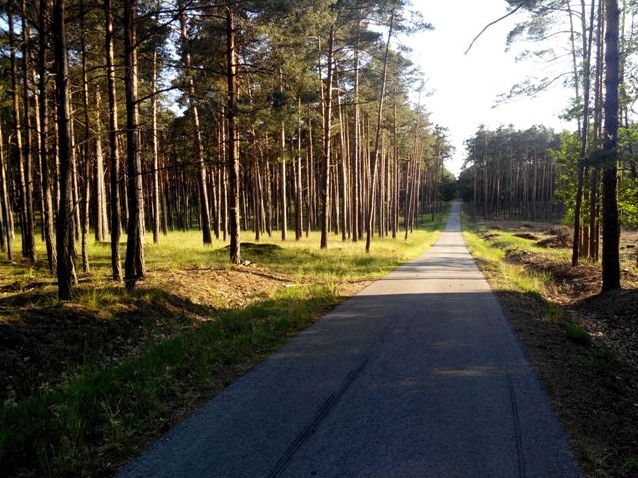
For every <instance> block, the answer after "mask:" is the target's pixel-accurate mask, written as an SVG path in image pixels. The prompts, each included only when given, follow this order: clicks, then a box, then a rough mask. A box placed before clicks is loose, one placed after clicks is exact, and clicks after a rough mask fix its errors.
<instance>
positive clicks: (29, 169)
mask: <svg viewBox="0 0 638 478" xmlns="http://www.w3.org/2000/svg"><path fill="white" fill-rule="evenodd" d="M20 16H21V17H22V62H21V65H22V81H23V85H22V86H23V88H22V108H23V122H24V128H23V129H24V132H23V133H24V142H23V143H22V146H23V149H22V163H23V165H24V166H23V167H24V182H25V201H24V207H25V208H26V210H25V219H26V224H23V226H22V235H23V236H24V243H25V257H26V258H27V259H28V260H29V261H30V262H31V263H33V264H35V262H36V259H37V258H36V252H35V213H34V208H33V160H32V151H31V115H30V114H29V109H30V106H29V104H30V99H29V82H28V78H29V59H30V58H29V57H30V56H31V52H30V50H29V45H30V43H31V35H30V29H29V26H28V25H27V20H26V18H27V12H26V1H25V0H21V1H20Z"/></svg>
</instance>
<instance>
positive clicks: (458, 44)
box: [400, 0, 574, 175]
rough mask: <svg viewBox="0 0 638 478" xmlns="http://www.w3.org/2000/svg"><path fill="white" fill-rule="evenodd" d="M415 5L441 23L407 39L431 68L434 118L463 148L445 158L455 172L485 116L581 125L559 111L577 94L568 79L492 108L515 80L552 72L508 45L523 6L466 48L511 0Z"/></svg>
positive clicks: (431, 0)
mask: <svg viewBox="0 0 638 478" xmlns="http://www.w3.org/2000/svg"><path fill="white" fill-rule="evenodd" d="M413 6H414V8H417V9H419V10H420V11H421V12H422V13H423V16H424V18H425V20H427V21H429V22H430V23H432V24H433V25H434V28H435V29H434V30H433V31H427V32H422V33H418V34H414V35H412V36H410V37H407V38H405V37H404V38H401V39H400V41H401V42H402V43H403V44H405V45H407V46H409V47H411V48H412V52H411V53H410V54H409V57H410V58H411V59H412V61H413V62H415V63H416V64H417V65H419V67H420V69H421V70H422V71H423V72H424V75H425V77H426V87H427V88H428V89H429V90H432V91H433V95H432V96H430V97H428V98H426V99H425V100H424V101H423V102H424V104H425V106H426V108H427V109H428V110H429V111H430V112H431V120H432V121H433V122H435V123H438V124H440V125H441V126H445V127H447V128H448V129H449V137H450V140H451V142H452V144H453V145H454V146H455V147H456V152H455V153H454V156H453V158H452V159H450V160H448V162H447V163H446V167H447V168H448V169H449V170H450V171H452V172H453V173H454V174H456V175H458V173H459V172H460V170H461V168H462V166H463V160H464V158H465V148H464V146H463V141H464V140H465V139H467V138H469V137H471V136H472V135H473V133H474V132H475V131H476V129H477V127H478V126H479V125H480V124H481V123H483V124H485V125H486V126H487V127H489V128H496V127H498V126H499V125H500V124H505V125H507V124H510V123H511V124H513V125H514V126H515V127H519V128H527V127H529V126H532V125H534V124H544V125H546V126H550V127H553V128H554V129H556V130H557V131H560V130H562V129H573V128H574V127H573V125H570V124H569V123H567V122H565V121H563V120H560V119H559V118H558V116H559V114H560V113H561V112H562V110H563V109H564V108H565V107H566V106H567V104H568V99H569V97H570V91H569V90H566V89H564V88H563V87H562V85H558V86H557V87H555V88H553V89H552V90H550V91H547V92H545V93H541V94H540V95H539V96H538V97H536V98H520V99H517V100H513V101H512V102H510V103H509V104H505V105H500V106H498V107H497V108H495V109H493V108H492V106H493V105H494V103H495V100H496V98H497V96H498V95H499V94H500V93H506V92H508V91H509V90H510V88H511V87H512V86H513V85H514V84H516V83H520V82H522V81H523V80H524V79H525V78H527V77H529V76H530V75H531V76H534V75H536V76H549V74H550V73H551V72H548V68H549V67H548V66H547V65H546V64H544V63H540V62H539V61H538V60H529V59H528V60H524V61H521V62H518V63H517V62H516V59H515V57H516V52H515V51H512V52H508V53H506V52H505V40H506V37H507V34H508V32H509V31H510V30H511V29H512V27H513V26H514V25H515V24H516V20H517V19H518V20H520V19H522V18H524V15H525V14H524V13H520V12H518V13H516V14H514V15H512V16H511V17H509V18H507V19H506V20H504V21H503V22H500V23H499V24H497V25H494V26H492V27H491V28H490V29H488V30H487V31H486V32H485V33H484V34H483V35H482V36H481V38H480V39H479V40H478V41H477V43H475V44H474V47H473V48H472V50H471V51H470V52H469V53H468V54H467V55H465V54H464V52H465V50H466V49H467V47H468V46H469V44H470V42H471V41H472V39H473V38H474V36H475V35H476V34H477V33H478V32H479V31H480V30H481V29H482V28H483V27H484V26H485V25H487V24H488V23H489V22H491V21H493V20H495V19H497V18H499V17H500V16H502V15H503V14H505V13H506V12H507V3H506V2H505V1H504V0H447V1H443V0H413ZM559 38H560V41H563V40H565V37H559ZM528 47H529V45H528ZM521 48H522V47H520V48H518V50H519V51H520V50H521ZM514 50H516V49H514ZM564 68H565V63H563V64H562V65H561V66H560V69H561V71H562V69H564Z"/></svg>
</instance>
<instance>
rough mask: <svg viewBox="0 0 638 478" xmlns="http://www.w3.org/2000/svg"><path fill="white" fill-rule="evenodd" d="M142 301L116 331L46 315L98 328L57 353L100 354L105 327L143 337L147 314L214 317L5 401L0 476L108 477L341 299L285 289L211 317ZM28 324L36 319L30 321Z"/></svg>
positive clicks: (210, 312)
mask: <svg viewBox="0 0 638 478" xmlns="http://www.w3.org/2000/svg"><path fill="white" fill-rule="evenodd" d="M142 302H145V303H146V305H143V306H141V307H139V308H138V309H137V310H135V311H129V312H126V313H124V315H123V316H122V317H120V318H118V320H116V321H112V322H115V323H116V324H117V325H115V323H113V324H112V323H109V324H107V325H106V326H104V324H102V323H101V322H100V320H99V319H98V318H96V317H89V316H83V317H80V318H78V317H69V315H68V311H67V315H66V316H64V314H62V315H61V316H60V317H57V318H56V317H53V318H51V319H49V318H47V320H50V321H51V323H52V324H51V326H52V327H55V326H56V325H57V326H64V327H67V328H70V329H73V327H76V326H77V323H78V321H80V322H81V321H89V322H91V321H92V322H93V323H92V324H91V327H92V328H96V329H98V330H99V332H97V333H96V334H95V337H94V341H92V342H90V343H88V342H85V343H86V345H82V346H80V347H79V348H77V347H76V348H75V349H74V347H73V346H72V345H71V343H70V342H71V341H72V338H73V337H72V336H71V338H70V341H69V342H65V343H63V344H60V347H59V348H57V349H56V350H57V351H58V352H60V353H64V356H65V357H66V358H67V359H68V358H69V357H70V356H71V354H72V353H73V352H74V351H76V352H77V353H82V352H81V351H87V350H90V349H91V348H93V347H96V346H97V347H98V348H99V345H97V344H99V342H100V340H102V341H104V342H108V341H109V337H110V336H111V332H110V331H109V327H116V326H117V327H120V326H121V327H132V329H135V332H131V333H143V332H144V330H145V329H144V328H143V327H140V326H139V322H140V321H143V320H145V319H144V316H146V315H148V314H149V313H151V314H158V315H161V316H163V317H166V318H168V317H171V316H174V315H175V314H181V315H182V317H183V318H185V320H187V318H189V317H191V316H198V317H207V318H209V319H213V320H211V321H209V322H207V323H205V324H204V325H202V326H200V327H197V328H194V329H193V328H191V329H189V330H185V331H183V332H182V333H179V334H177V335H176V336H174V337H171V338H168V339H166V340H164V341H162V342H160V343H156V344H150V345H149V346H148V347H146V348H145V351H144V352H143V353H141V354H140V355H139V356H133V357H131V358H122V359H121V360H120V361H119V362H116V363H106V364H104V363H102V364H100V363H99V361H98V359H99V356H100V355H101V354H104V352H105V348H102V350H101V352H97V351H96V352H94V355H93V359H92V360H85V363H84V365H83V366H81V367H80V368H79V369H77V370H76V372H75V374H74V375H73V376H71V377H70V378H67V380H66V381H65V382H64V383H62V384H61V385H59V386H58V387H56V388H53V389H50V390H48V389H46V388H45V389H41V390H38V391H35V392H34V393H33V394H32V395H31V396H29V397H26V398H24V399H21V400H16V401H13V400H9V401H7V402H5V404H4V406H3V408H2V409H1V411H0V469H2V470H3V474H4V473H6V474H7V476H15V475H19V474H20V473H26V474H27V475H36V476H78V475H87V474H88V475H91V476H96V475H99V476H102V475H109V474H112V473H113V471H114V470H115V469H117V467H118V466H119V465H121V464H122V463H123V462H124V461H125V460H126V459H127V458H129V457H131V456H133V455H134V454H135V453H136V451H137V450H138V446H139V445H140V443H144V442H145V441H146V440H147V439H148V437H155V436H156V435H157V434H158V433H159V432H160V431H162V430H165V429H167V428H168V427H169V426H170V425H171V424H173V423H174V422H175V421H176V420H178V419H179V417H181V416H183V415H184V414H185V413H187V412H188V411H190V410H191V409H192V408H193V407H194V405H195V404H197V403H199V402H200V401H201V400H203V399H205V398H207V397H209V396H210V395H211V394H213V393H214V392H216V391H219V390H221V389H222V388H223V387H224V386H226V385H227V384H229V383H231V382H232V381H233V380H234V379H235V378H236V377H237V376H239V375H241V374H242V373H244V372H245V371H247V370H248V369H250V368H251V367H252V366H253V365H254V364H255V363H256V362H257V361H259V359H260V358H261V357H263V356H264V355H265V354H267V353H269V352H271V351H273V350H275V349H276V348H277V347H279V346H280V345H282V343H283V342H284V341H285V340H286V338H287V337H288V336H289V335H290V334H291V333H294V332H295V331H298V330H300V329H302V328H303V327H305V326H307V325H309V324H310V323H311V322H312V321H313V320H314V319H315V318H316V317H317V315H319V314H320V313H321V312H324V311H326V310H327V309H329V308H330V307H332V306H334V305H335V304H336V303H338V302H339V298H338V297H337V296H336V295H335V292H334V289H330V288H327V287H302V288H289V289H284V290H282V291H280V292H278V293H276V294H275V296H274V297H273V298H272V299H268V300H265V301H262V302H258V303H255V304H253V305H250V306H248V307H246V308H244V309H240V310H237V309H234V310H215V309H211V308H208V307H204V306H201V305H198V304H194V303H192V302H190V301H188V300H186V299H184V298H183V297H180V296H175V295H173V294H170V293H167V292H165V291H163V290H152V291H150V293H147V294H145V297H143V298H142ZM25 320H40V319H39V318H37V317H35V316H34V317H32V318H26V319H25ZM135 321H137V322H138V323H137V324H136V323H135ZM42 323H44V320H43V321H42ZM63 323H64V324H65V325H62V324H63ZM97 324H99V325H97ZM70 325H71V327H69V326H70ZM103 327H104V328H103ZM6 330H7V329H4V330H2V331H0V335H3V334H4V332H6ZM69 332H70V330H66V331H65V333H69ZM45 336H46V333H43V334H42V335H41V336H38V337H33V340H36V341H39V340H45ZM67 347H69V350H68V351H67V350H66V348H67Z"/></svg>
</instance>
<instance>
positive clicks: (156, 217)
mask: <svg viewBox="0 0 638 478" xmlns="http://www.w3.org/2000/svg"><path fill="white" fill-rule="evenodd" d="M151 95H152V96H151V110H152V116H153V131H152V132H151V135H152V141H153V212H154V213H153V243H154V244H157V243H158V242H159V233H160V199H159V194H160V191H159V144H158V143H159V141H158V137H157V50H154V51H153V79H152V92H151Z"/></svg>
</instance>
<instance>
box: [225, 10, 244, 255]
mask: <svg viewBox="0 0 638 478" xmlns="http://www.w3.org/2000/svg"><path fill="white" fill-rule="evenodd" d="M226 77H227V80H228V105H227V108H226V114H227V118H228V171H229V183H230V184H229V189H230V191H229V192H230V204H229V212H230V214H229V220H230V250H229V253H230V262H232V263H233V264H240V263H241V238H240V226H239V223H240V217H239V143H238V141H237V126H236V124H235V113H236V111H235V108H236V102H237V50H236V45H235V25H234V13H233V7H232V6H231V5H230V4H228V3H227V4H226Z"/></svg>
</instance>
